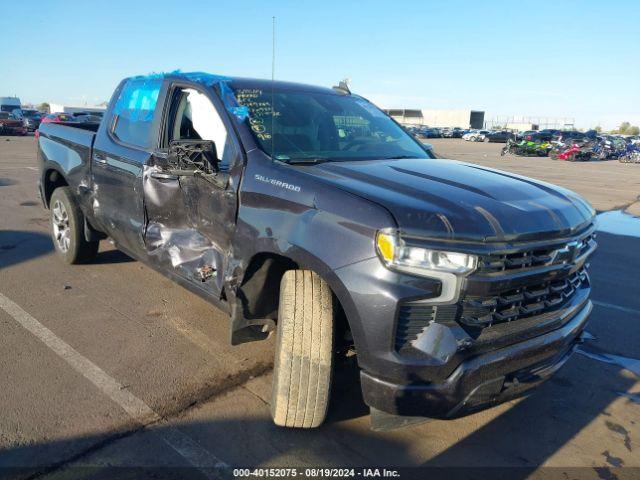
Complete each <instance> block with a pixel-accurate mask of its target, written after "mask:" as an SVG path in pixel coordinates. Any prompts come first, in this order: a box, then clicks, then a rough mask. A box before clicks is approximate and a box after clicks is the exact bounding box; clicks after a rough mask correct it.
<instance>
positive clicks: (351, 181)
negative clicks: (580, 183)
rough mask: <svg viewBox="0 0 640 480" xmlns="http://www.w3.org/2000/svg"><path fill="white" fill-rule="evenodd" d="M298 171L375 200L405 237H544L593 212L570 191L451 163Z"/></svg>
mask: <svg viewBox="0 0 640 480" xmlns="http://www.w3.org/2000/svg"><path fill="white" fill-rule="evenodd" d="M301 169H303V170H305V171H306V173H308V174H310V175H312V176H314V177H316V178H317V179H319V180H322V181H324V182H329V183H332V184H334V185H335V186H337V187H338V188H341V189H343V190H346V191H348V192H351V193H353V194H355V195H358V196H360V197H363V198H366V199H368V200H370V201H373V202H376V203H378V204H380V205H382V206H383V207H385V208H386V209H387V210H389V211H390V212H391V214H392V215H393V216H394V217H395V220H396V222H397V223H398V227H399V229H400V231H401V233H402V234H404V235H407V236H414V237H425V238H438V239H443V240H444V239H453V240H460V241H472V242H487V241H505V242H507V241H508V242H512V241H533V240H545V239H547V238H549V239H551V238H558V237H564V236H567V235H571V234H574V233H576V232H578V231H580V230H582V229H584V228H585V227H587V226H588V225H589V224H590V223H592V222H593V219H594V215H595V211H594V210H593V208H592V207H591V206H590V205H589V204H588V203H587V202H586V201H584V200H583V199H582V198H580V197H579V196H578V195H577V194H575V193H573V192H571V191H570V190H566V189H564V188H560V187H557V186H555V185H551V184H548V183H544V182H539V181H535V180H532V179H530V178H527V177H523V176H519V175H515V174H511V173H507V172H502V171H499V170H493V169H490V168H485V167H481V166H478V165H472V164H467V163H462V162H457V161H454V160H444V159H399V160H370V161H352V162H327V163H322V164H319V165H314V166H309V167H302V168H301Z"/></svg>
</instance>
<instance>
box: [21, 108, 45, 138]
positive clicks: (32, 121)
mask: <svg viewBox="0 0 640 480" xmlns="http://www.w3.org/2000/svg"><path fill="white" fill-rule="evenodd" d="M22 115H23V117H24V124H25V126H26V127H27V130H28V131H29V132H35V131H36V130H37V129H38V127H39V126H40V122H41V121H42V115H41V114H40V112H39V111H38V110H33V109H30V108H23V109H22Z"/></svg>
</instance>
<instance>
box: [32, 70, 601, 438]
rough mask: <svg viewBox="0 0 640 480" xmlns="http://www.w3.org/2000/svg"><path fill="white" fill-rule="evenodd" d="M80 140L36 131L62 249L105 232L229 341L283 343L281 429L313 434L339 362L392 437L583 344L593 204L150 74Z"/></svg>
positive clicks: (293, 108)
mask: <svg viewBox="0 0 640 480" xmlns="http://www.w3.org/2000/svg"><path fill="white" fill-rule="evenodd" d="M141 106H144V108H142V107H141ZM272 109H275V110H276V111H277V112H278V115H273V113H272ZM82 125H85V124H82V123H72V124H65V123H44V124H42V125H41V127H40V138H39V141H38V159H39V165H40V175H39V182H38V188H39V191H40V194H41V197H42V200H43V203H44V206H45V207H46V208H49V209H50V218H51V236H52V239H53V244H54V246H55V250H56V253H57V255H58V256H59V257H60V259H61V260H63V261H65V262H67V263H79V262H88V261H90V260H91V259H93V258H95V256H96V254H97V252H98V243H99V240H100V239H102V238H105V237H110V238H111V239H112V240H113V242H114V243H115V245H116V246H117V247H118V248H120V249H122V250H123V251H125V252H127V253H128V254H129V255H130V256H132V257H134V258H137V259H140V260H142V261H144V262H145V263H147V264H149V265H151V266H153V267H154V268H156V269H157V270H158V271H160V272H162V273H163V274H165V275H167V276H168V277H170V278H172V279H174V280H176V281H177V282H178V283H180V284H181V285H183V286H184V287H186V288H188V289H190V290H191V291H193V292H195V293H197V294H198V295H200V296H202V297H203V298H205V299H207V300H208V301H210V302H212V303H213V304H216V305H218V306H220V307H221V308H222V309H223V310H224V311H225V312H228V313H229V317H230V330H231V341H232V343H233V344H238V343H242V342H247V341H252V340H261V339H264V338H266V337H267V336H269V334H270V333H276V341H275V363H274V370H273V388H272V395H271V414H272V416H273V419H274V421H275V423H276V424H278V425H283V426H288V427H304V428H310V427H317V426H318V425H320V424H321V423H322V422H323V420H324V419H325V416H326V413H327V406H328V403H329V391H330V388H331V382H332V381H338V380H335V379H339V378H344V377H340V376H339V375H332V371H333V370H334V369H336V368H338V364H337V363H336V358H337V357H336V355H338V354H339V352H344V351H347V350H348V351H349V352H351V353H353V352H355V359H356V360H357V364H358V366H359V368H360V382H359V383H360V385H361V388H362V393H363V398H364V401H365V402H366V404H367V405H369V406H370V408H371V413H372V424H373V425H374V426H381V425H382V424H383V423H382V422H384V425H385V426H386V427H387V428H388V427H389V426H391V425H394V424H395V425H399V424H402V422H405V424H406V421H407V420H406V419H405V418H403V416H406V415H409V416H420V417H433V418H444V419H447V418H453V417H458V416H461V415H465V414H469V413H471V412H474V411H477V410H478V409H481V408H487V407H489V406H493V405H495V404H497V403H500V402H502V401H505V400H508V399H512V398H514V397H516V396H520V395H522V394H523V393H524V392H525V391H527V390H529V389H530V388H532V387H533V386H535V385H537V384H539V383H540V382H542V381H543V380H545V379H547V378H549V377H550V375H552V373H553V372H555V371H556V370H558V369H559V368H560V367H561V366H562V365H563V364H564V363H565V362H566V360H567V358H568V357H569V355H570V354H571V353H572V352H573V350H574V348H575V347H576V345H577V344H578V343H580V341H581V339H582V337H583V335H585V333H584V329H585V325H586V322H587V318H588V316H589V314H590V312H591V309H592V303H591V301H590V300H589V295H590V283H589V277H588V275H587V271H586V269H587V265H588V259H589V256H590V255H591V253H592V252H593V251H594V250H595V248H596V242H595V239H594V230H595V225H594V221H595V211H594V210H593V208H592V207H591V206H590V205H589V204H588V203H587V202H586V201H584V200H582V199H581V198H580V197H579V196H578V195H577V194H574V193H572V192H569V191H567V190H566V189H564V188H559V187H553V186H552V185H550V184H547V183H545V184H540V183H538V182H537V181H536V180H533V179H527V178H524V177H519V176H512V175H505V174H503V173H500V172H496V171H493V170H491V169H486V168H484V167H479V166H473V165H468V164H466V163H463V162H452V161H449V160H441V159H436V158H433V157H432V155H431V154H430V151H429V149H427V148H425V147H424V146H423V145H421V143H420V142H418V141H417V140H416V139H414V138H413V137H412V136H410V135H408V134H407V133H406V132H405V130H404V129H402V128H400V127H399V126H398V125H397V124H396V123H395V122H393V120H391V119H390V118H389V117H388V116H387V115H386V114H385V113H384V112H382V111H381V110H379V109H378V108H377V107H376V106H375V105H373V104H371V103H369V102H368V101H366V100H365V99H363V98H362V97H360V96H357V95H352V94H351V93H350V92H348V91H346V92H345V91H344V90H333V89H328V88H321V87H315V86H308V85H299V84H293V83H285V82H277V81H276V82H273V81H271V80H254V79H238V78H228V77H220V76H218V75H208V74H203V73H194V74H188V73H171V74H166V75H157V74H156V75H152V76H148V77H132V78H129V79H125V80H124V81H123V82H122V83H121V84H120V85H119V86H118V87H117V89H116V91H115V93H114V95H113V100H112V101H111V103H110V104H109V107H108V110H107V112H106V114H105V118H104V121H103V122H100V124H89V125H90V128H87V129H84V130H83V129H80V128H77V127H78V126H82ZM69 159H74V161H73V162H70V161H69ZM523 205H525V206H526V208H523ZM550 211H552V212H554V214H553V215H550V214H549V212H550ZM70 308H71V307H70ZM161 354H162V352H158V355H161ZM149 361H150V362H152V361H153V359H149ZM552 388H553V386H552Z"/></svg>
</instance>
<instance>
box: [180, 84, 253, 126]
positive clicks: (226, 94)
mask: <svg viewBox="0 0 640 480" xmlns="http://www.w3.org/2000/svg"><path fill="white" fill-rule="evenodd" d="M174 74H176V75H182V76H184V77H186V78H188V79H189V80H191V81H192V82H198V83H202V84H204V85H206V86H208V87H213V86H214V85H218V87H219V88H220V96H221V97H222V103H224V106H225V108H226V109H227V111H228V112H229V113H231V114H232V115H234V116H235V117H236V118H237V119H238V120H239V121H241V122H242V121H244V119H245V118H247V117H248V116H249V109H248V108H247V107H244V106H240V105H239V104H238V100H237V99H236V96H235V95H234V94H233V90H231V88H230V87H229V85H228V84H229V83H230V82H231V81H232V80H231V78H229V77H225V76H223V75H213V74H212V73H205V72H189V73H179V72H174Z"/></svg>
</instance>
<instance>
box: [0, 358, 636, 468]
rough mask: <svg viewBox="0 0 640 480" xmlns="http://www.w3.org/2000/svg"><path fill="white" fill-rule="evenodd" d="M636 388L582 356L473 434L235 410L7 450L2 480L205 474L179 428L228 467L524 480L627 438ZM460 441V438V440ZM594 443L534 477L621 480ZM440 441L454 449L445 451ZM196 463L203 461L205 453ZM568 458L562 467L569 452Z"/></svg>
mask: <svg viewBox="0 0 640 480" xmlns="http://www.w3.org/2000/svg"><path fill="white" fill-rule="evenodd" d="M599 367H603V368H599ZM607 378H608V379H609V380H608V381H606V380H605V379H607ZM633 383H634V382H633V381H632V380H630V379H626V380H624V379H623V378H622V377H621V376H620V375H619V371H618V370H617V369H616V368H612V367H611V366H609V365H602V366H600V365H598V364H594V363H592V361H590V360H588V359H586V358H584V357H581V356H579V357H578V356H577V357H574V359H572V360H571V361H570V363H569V364H567V366H566V367H565V369H563V370H562V371H561V372H560V373H559V374H558V375H557V376H556V377H555V378H554V380H551V381H550V382H547V383H546V384H545V385H543V386H541V387H540V388H539V389H538V391H537V392H536V393H535V394H533V395H532V396H530V397H528V398H526V399H524V400H522V401H520V402H519V403H517V404H515V405H513V406H512V407H511V408H510V409H509V410H507V411H506V412H504V413H502V414H500V415H499V416H497V417H495V418H493V419H491V420H488V421H487V422H486V423H485V424H484V425H482V426H480V427H479V428H477V429H475V430H473V432H472V433H471V434H469V435H467V436H465V435H466V433H467V432H468V431H469V429H470V425H471V426H473V425H474V424H476V423H482V422H483V420H482V419H480V418H478V417H475V418H473V419H472V420H471V423H469V419H466V420H465V419H464V418H463V419H459V420H452V421H432V422H428V423H425V424H421V425H417V426H414V427H409V428H405V429H402V430H396V431H390V432H371V431H369V430H368V428H367V425H368V421H367V420H368V419H366V418H363V419H361V420H360V421H354V420H350V421H349V420H347V421H343V420H337V419H336V418H335V417H334V418H333V419H332V420H331V421H330V422H329V424H327V425H324V426H323V427H321V428H319V429H316V430H289V429H283V428H279V427H276V426H274V425H273V424H272V423H271V421H270V419H269V417H268V414H267V413H266V412H252V413H251V414H241V413H238V411H239V410H240V409H241V407H239V406H238V407H237V408H236V409H235V414H232V415H231V416H228V414H226V413H221V412H218V411H217V410H209V412H214V413H213V414H212V415H214V416H215V417H217V419H216V420H211V421H186V420H182V421H179V422H176V423H175V424H174V426H173V427H169V426H167V424H166V423H163V424H161V425H156V426H154V427H153V428H152V429H143V430H139V431H137V432H135V433H131V432H127V431H124V430H121V431H116V432H114V431H110V432H108V433H106V432H105V433H104V434H96V435H89V436H81V437H72V438H66V439H64V440H51V441H48V442H44V443H39V444H28V445H16V446H10V447H5V448H4V449H1V450H0V478H12V479H13V478H29V477H31V478H33V477H35V476H39V474H42V473H49V475H45V476H44V478H47V479H50V480H53V479H57V478H61V479H62V478H65V479H66V478H78V479H84V478H87V479H89V478H91V479H103V478H104V479H114V478H136V479H147V478H149V479H151V478H154V479H174V478H175V479H178V478H179V479H184V478H204V475H203V474H202V472H200V471H199V470H198V469H195V468H192V467H191V466H190V465H189V464H188V463H187V462H186V460H185V459H184V458H182V457H181V456H180V455H178V454H177V453H176V451H174V450H173V449H172V448H171V447H169V446H168V444H167V442H166V440H165V439H167V438H169V439H174V440H175V438H176V433H175V430H176V429H177V430H179V432H180V433H181V434H184V435H186V436H187V437H188V438H189V439H192V440H193V441H195V442H197V444H198V445H200V446H201V447H202V448H204V449H205V450H206V451H208V452H210V453H211V454H212V455H214V456H215V457H217V458H219V459H221V460H223V461H224V462H225V463H226V464H228V465H229V466H230V467H231V468H233V467H240V468H251V467H258V466H271V467H273V466H276V467H277V466H279V467H292V466H295V467H298V468H300V467H305V466H309V467H327V466H334V467H335V466H337V467H354V468H355V467H367V468H376V467H377V468H403V467H404V468H407V467H421V468H420V469H415V470H405V471H403V472H402V476H401V478H404V479H408V478H420V479H424V478H437V479H439V478H443V479H444V478H446V479H451V478H454V479H457V478H471V477H473V478H509V479H514V478H515V479H525V478H528V477H530V476H531V475H532V473H534V471H535V470H537V469H538V468H539V467H540V466H541V465H542V464H544V463H545V462H546V461H548V460H549V459H550V458H552V457H553V455H554V454H556V453H557V452H559V451H560V450H561V449H563V448H564V447H569V448H572V446H571V442H572V440H573V439H574V437H575V436H576V435H577V434H578V433H579V432H580V431H581V430H582V429H584V428H585V427H586V426H587V425H591V424H592V423H593V422H594V420H595V419H597V418H599V421H600V422H602V423H603V426H602V428H603V429H604V430H605V431H606V430H607V429H608V430H611V431H613V432H616V433H615V434H621V435H620V441H621V442H623V441H624V440H623V438H622V437H623V435H622V433H624V432H626V435H627V436H628V432H629V430H630V428H629V426H626V427H625V426H623V425H620V424H618V423H617V422H616V420H615V418H613V417H611V414H610V413H609V412H608V411H607V410H608V406H609V405H610V404H611V402H613V401H614V400H616V399H617V398H619V393H618V392H619V391H626V390H624V389H625V388H627V389H628V388H630V387H631V385H632V384H633ZM231 401H233V399H232V400H231ZM266 408H268V407H266ZM256 413H257V415H256ZM263 413H264V415H263ZM197 416H200V417H201V415H197ZM489 416H490V415H489ZM615 434H614V435H615ZM610 435H611V434H610ZM458 436H460V437H464V438H462V439H460V440H457V438H459V437H458ZM452 439H453V440H452ZM597 441H599V442H601V443H602V451H603V453H602V457H600V458H589V459H583V460H582V461H581V460H580V459H579V458H577V459H573V458H572V459H571V460H572V463H573V465H581V463H582V465H584V466H583V467H581V468H580V469H576V468H575V467H567V468H563V467H562V468H555V469H547V470H543V471H542V472H538V474H541V475H548V476H549V478H563V476H565V478H566V476H567V475H568V478H583V476H584V474H585V470H591V471H592V474H591V475H590V476H593V477H594V478H596V477H600V478H615V472H616V471H617V469H618V467H621V466H624V463H623V464H622V465H621V464H620V463H617V462H616V460H619V459H616V458H615V456H613V457H612V456H610V455H605V453H608V450H611V448H612V446H611V440H607V437H606V436H602V435H601V436H599V438H598V440H597ZM582 442H584V437H582ZM443 443H444V444H445V445H446V444H447V443H450V446H448V447H446V448H444V449H442V444H443ZM575 448H576V449H580V448H581V447H580V446H579V445H576V446H575ZM81 452H83V453H81ZM65 456H66V457H67V458H69V459H71V460H72V461H71V462H69V461H68V460H65V459H64V458H65ZM198 458H199V459H200V460H202V461H204V462H205V463H204V465H205V466H206V465H207V463H206V462H207V457H206V456H200V457H198ZM564 458H565V461H566V458H567V457H566V455H565V456H564ZM425 459H426V460H425ZM556 463H557V462H556ZM209 466H211V464H209ZM572 472H573V473H572ZM576 472H577V473H576ZM227 473H230V472H227ZM576 475H577V477H576ZM587 475H589V474H588V473H587ZM229 477H231V476H230V475H229ZM216 478H217V477H216ZM545 478H546V477H545Z"/></svg>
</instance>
